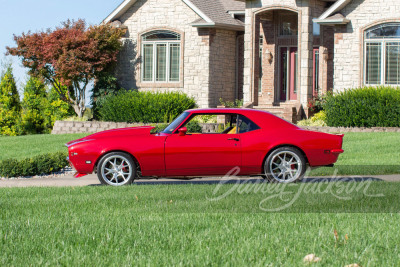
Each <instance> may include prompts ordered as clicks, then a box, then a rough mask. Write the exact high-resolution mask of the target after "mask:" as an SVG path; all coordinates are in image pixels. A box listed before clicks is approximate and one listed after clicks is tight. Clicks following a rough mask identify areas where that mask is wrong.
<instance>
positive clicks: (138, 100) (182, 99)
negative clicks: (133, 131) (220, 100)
mask: <svg viewBox="0 0 400 267" xmlns="http://www.w3.org/2000/svg"><path fill="white" fill-rule="evenodd" d="M195 106H196V103H195V101H194V99H193V98H191V97H188V96H187V95H185V94H183V93H178V92H167V93H161V92H156V93H154V92H137V91H123V92H121V93H119V94H117V95H115V96H114V95H111V96H107V97H105V99H104V102H103V104H102V105H101V107H100V108H99V114H100V118H101V120H103V121H114V122H129V123H133V122H144V123H159V122H170V121H172V120H173V119H174V118H176V117H177V116H178V115H179V114H181V113H182V112H183V111H185V110H187V109H191V108H194V107H195Z"/></svg>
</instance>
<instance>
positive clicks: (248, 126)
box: [237, 115, 260, 134]
mask: <svg viewBox="0 0 400 267" xmlns="http://www.w3.org/2000/svg"><path fill="white" fill-rule="evenodd" d="M237 125H238V129H239V131H238V133H240V134H241V133H247V132H251V131H255V130H258V129H260V127H258V125H257V124H255V123H254V122H252V121H251V120H250V119H248V118H246V117H245V116H243V115H239V118H238V122H237Z"/></svg>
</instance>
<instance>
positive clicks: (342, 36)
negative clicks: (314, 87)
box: [334, 0, 400, 91]
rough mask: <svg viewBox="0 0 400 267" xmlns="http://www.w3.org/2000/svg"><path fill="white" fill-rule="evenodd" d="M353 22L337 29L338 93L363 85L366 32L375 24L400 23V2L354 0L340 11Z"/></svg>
mask: <svg viewBox="0 0 400 267" xmlns="http://www.w3.org/2000/svg"><path fill="white" fill-rule="evenodd" d="M340 13H342V14H343V15H344V16H345V17H346V18H348V19H349V20H351V22H350V23H349V24H348V25H346V26H339V27H335V40H334V43H335V48H334V66H335V67H334V90H335V91H342V90H344V89H347V88H355V87H359V86H362V85H363V84H364V81H363V61H364V60H363V53H364V47H363V43H364V39H363V29H364V28H365V27H367V26H368V25H370V24H372V23H375V22H382V23H384V22H385V21H392V20H398V21H400V1H398V0H353V1H351V2H350V3H349V4H348V5H347V6H346V7H345V8H344V9H343V10H341V11H340Z"/></svg>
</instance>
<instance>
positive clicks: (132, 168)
mask: <svg viewBox="0 0 400 267" xmlns="http://www.w3.org/2000/svg"><path fill="white" fill-rule="evenodd" d="M135 175H136V164H135V162H134V161H133V159H132V157H131V156H130V155H129V154H127V153H123V152H112V153H109V154H107V155H105V156H103V158H102V159H101V160H100V162H99V164H98V165H97V177H98V178H99V181H100V182H101V183H102V184H105V185H112V186H122V185H128V184H131V183H132V182H133V180H134V179H135Z"/></svg>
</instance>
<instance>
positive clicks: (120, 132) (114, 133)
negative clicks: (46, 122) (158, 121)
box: [65, 126, 155, 147]
mask: <svg viewBox="0 0 400 267" xmlns="http://www.w3.org/2000/svg"><path fill="white" fill-rule="evenodd" d="M154 128H155V127H154V126H140V127H130V128H120V129H112V130H107V131H102V132H98V133H95V134H91V135H88V136H86V137H84V138H81V139H77V140H73V141H71V142H68V143H66V144H65V145H66V146H67V147H69V146H72V145H74V144H77V143H80V142H85V141H89V140H96V139H102V138H109V137H121V136H132V135H150V131H151V130H152V129H154Z"/></svg>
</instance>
